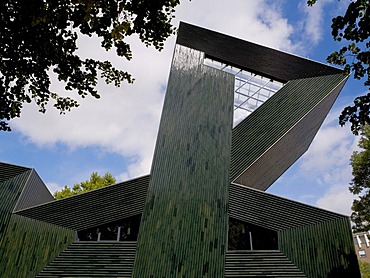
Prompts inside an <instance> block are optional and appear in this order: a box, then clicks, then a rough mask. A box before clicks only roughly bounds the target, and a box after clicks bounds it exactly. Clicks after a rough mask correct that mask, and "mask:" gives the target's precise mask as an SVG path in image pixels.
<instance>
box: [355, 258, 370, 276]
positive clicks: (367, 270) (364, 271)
mask: <svg viewBox="0 0 370 278" xmlns="http://www.w3.org/2000/svg"><path fill="white" fill-rule="evenodd" d="M358 264H359V265H360V272H361V278H370V264H369V263H367V262H361V261H360V260H359V261H358Z"/></svg>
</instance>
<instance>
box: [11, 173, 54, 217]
mask: <svg viewBox="0 0 370 278" xmlns="http://www.w3.org/2000/svg"><path fill="white" fill-rule="evenodd" d="M51 201H54V197H53V195H51V193H50V191H49V190H48V189H47V187H46V185H45V184H44V182H43V181H42V180H41V179H40V177H39V175H38V174H37V173H36V171H35V170H32V171H31V173H30V176H29V179H28V181H27V184H26V186H25V187H24V189H23V191H22V193H21V195H20V197H19V199H18V202H17V205H16V206H15V208H14V210H15V211H16V210H20V209H25V208H29V207H32V206H36V205H40V204H44V203H47V202H51Z"/></svg>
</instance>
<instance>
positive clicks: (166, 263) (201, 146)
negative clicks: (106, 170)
mask: <svg viewBox="0 0 370 278" xmlns="http://www.w3.org/2000/svg"><path fill="white" fill-rule="evenodd" d="M202 59H203V55H202V53H200V52H198V51H195V50H191V49H188V48H186V47H182V46H179V45H177V46H176V49H175V55H174V61H173V65H172V69H171V74H170V78H169V82H168V87H167V94H166V99H165V103H164V108H163V113H162V119H161V124H160V128H159V133H158V138H157V144H156V150H155V154H154V158H153V166H152V171H151V181H150V184H149V189H148V196H147V201H146V206H145V209H144V213H143V217H142V222H141V227H140V232H139V238H138V250H137V253H136V257H135V265H134V271H133V277H140V278H141V277H150V276H151V275H153V277H174V276H176V275H178V276H179V277H200V276H202V275H208V276H209V277H221V276H223V274H224V259H225V251H226V250H225V246H226V241H227V219H228V218H227V200H228V186H229V182H228V180H229V165H230V148H231V126H232V114H233V109H232V107H233V88H234V77H233V76H232V75H229V74H227V73H225V72H222V71H218V70H215V69H213V68H210V67H205V66H203V65H202V62H203V61H202Z"/></svg>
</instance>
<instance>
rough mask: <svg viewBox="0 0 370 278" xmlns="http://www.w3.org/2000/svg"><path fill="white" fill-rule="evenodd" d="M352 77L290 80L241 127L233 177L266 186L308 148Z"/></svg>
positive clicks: (235, 146)
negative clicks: (347, 80)
mask: <svg viewBox="0 0 370 278" xmlns="http://www.w3.org/2000/svg"><path fill="white" fill-rule="evenodd" d="M346 79H347V77H346V76H343V75H342V74H335V75H327V76H319V77H312V78H305V79H297V80H292V81H289V82H288V83H287V84H286V85H285V86H284V87H282V88H281V89H280V91H278V92H277V93H276V94H275V95H273V96H272V97H271V98H270V99H268V100H267V101H266V102H265V103H264V104H263V105H262V106H261V107H259V108H258V109H257V110H256V111H254V112H253V113H252V114H251V115H250V116H248V117H247V118H245V119H244V120H243V121H242V122H241V123H240V124H239V125H237V126H236V127H235V128H234V129H233V133H232V147H231V166H230V181H232V182H236V183H238V184H243V185H246V186H250V187H253V188H257V189H260V190H266V189H267V188H268V187H269V186H270V185H271V184H272V183H273V182H274V181H275V180H276V179H277V178H278V177H279V176H280V175H281V174H283V173H284V172H285V171H286V170H287V169H288V168H289V167H290V166H291V165H292V164H293V163H294V162H295V161H296V160H297V159H298V158H299V157H300V156H301V155H302V154H303V153H304V152H305V151H306V150H307V149H308V147H309V145H310V144H311V142H312V140H313V138H314V137H315V135H316V133H317V131H318V130H319V128H320V126H321V124H322V122H323V120H324V119H325V116H326V115H327V113H328V111H329V109H330V108H331V106H332V104H333V103H334V101H335V99H336V98H337V96H338V94H339V92H340V90H341V89H342V87H343V85H344V84H345V81H346Z"/></svg>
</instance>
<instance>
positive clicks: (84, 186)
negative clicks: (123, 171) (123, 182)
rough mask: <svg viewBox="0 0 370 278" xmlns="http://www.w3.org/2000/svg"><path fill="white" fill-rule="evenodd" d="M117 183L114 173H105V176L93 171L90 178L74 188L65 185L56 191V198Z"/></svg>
mask: <svg viewBox="0 0 370 278" xmlns="http://www.w3.org/2000/svg"><path fill="white" fill-rule="evenodd" d="M115 183H116V179H115V178H114V177H113V176H112V174H110V173H105V174H104V175H103V176H99V175H98V173H97V172H93V173H92V174H91V176H90V179H89V180H86V181H83V182H80V183H76V184H75V185H74V186H73V187H72V188H70V187H68V186H67V185H65V186H64V187H63V189H62V190H60V191H56V192H55V193H54V198H55V199H63V198H66V197H70V196H74V195H77V194H80V193H83V192H87V191H90V190H93V189H98V188H101V187H104V186H107V185H111V184H115Z"/></svg>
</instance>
